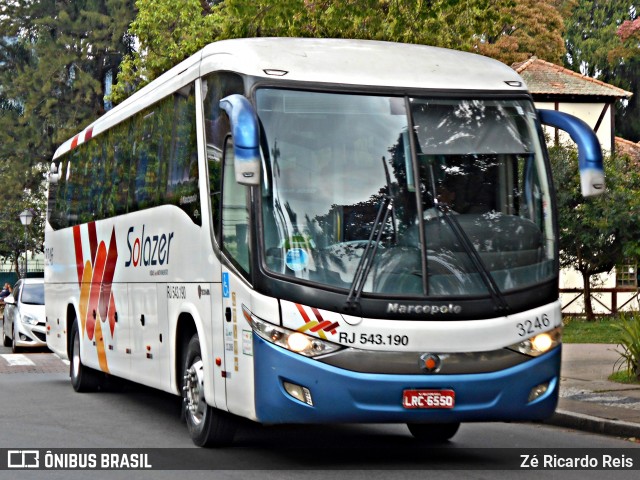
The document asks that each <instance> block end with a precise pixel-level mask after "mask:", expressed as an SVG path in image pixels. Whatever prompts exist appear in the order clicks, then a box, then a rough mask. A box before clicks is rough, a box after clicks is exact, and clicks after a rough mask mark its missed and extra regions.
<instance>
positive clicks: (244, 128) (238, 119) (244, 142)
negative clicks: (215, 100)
mask: <svg viewBox="0 0 640 480" xmlns="http://www.w3.org/2000/svg"><path fill="white" fill-rule="evenodd" d="M220 108H222V109H223V110H224V111H225V112H227V115H228V116H229V121H230V122H231V135H232V136H233V148H234V154H235V160H234V163H235V165H234V166H235V172H236V182H238V183H239V184H241V185H259V184H260V135H259V132H260V127H259V125H258V116H257V115H256V112H255V110H254V109H253V107H252V105H251V103H249V100H247V99H246V98H245V97H244V96H242V95H238V94H234V95H229V96H228V97H225V98H223V99H222V100H220Z"/></svg>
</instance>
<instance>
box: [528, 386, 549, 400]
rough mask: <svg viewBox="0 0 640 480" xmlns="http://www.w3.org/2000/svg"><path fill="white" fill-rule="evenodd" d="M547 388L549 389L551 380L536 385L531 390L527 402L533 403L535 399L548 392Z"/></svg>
mask: <svg viewBox="0 0 640 480" xmlns="http://www.w3.org/2000/svg"><path fill="white" fill-rule="evenodd" d="M547 390H549V382H545V383H541V384H540V385H536V386H535V387H533V388H532V389H531V391H530V392H529V398H527V402H529V403H531V402H533V401H534V400H535V399H537V398H540V397H541V396H542V395H544V394H545V393H546V392H547Z"/></svg>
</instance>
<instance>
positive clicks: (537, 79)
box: [512, 56, 633, 98]
mask: <svg viewBox="0 0 640 480" xmlns="http://www.w3.org/2000/svg"><path fill="white" fill-rule="evenodd" d="M512 68H513V69H514V70H515V71H516V72H517V73H518V74H520V76H521V77H522V78H523V79H524V81H525V83H526V84H527V87H528V88H529V91H530V92H531V93H532V94H534V95H535V94H543V95H570V96H576V95H588V96H599V97H613V98H630V97H631V96H632V95H633V93H631V92H627V91H626V90H623V89H622V88H618V87H615V86H613V85H610V84H608V83H605V82H602V81H600V80H597V79H595V78H591V77H587V76H586V75H581V74H579V73H576V72H574V71H572V70H569V69H568V68H564V67H561V66H559V65H555V64H553V63H550V62H547V61H545V60H541V59H539V58H538V57H535V56H534V57H531V58H530V59H529V60H527V61H525V62H521V63H516V64H514V65H512Z"/></svg>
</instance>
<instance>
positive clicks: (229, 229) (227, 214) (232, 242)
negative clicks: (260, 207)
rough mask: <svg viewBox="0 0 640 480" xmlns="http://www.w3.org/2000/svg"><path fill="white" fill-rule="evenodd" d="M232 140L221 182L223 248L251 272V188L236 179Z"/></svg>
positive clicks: (228, 146)
mask: <svg viewBox="0 0 640 480" xmlns="http://www.w3.org/2000/svg"><path fill="white" fill-rule="evenodd" d="M234 160H235V155H234V151H233V141H232V140H231V138H230V137H229V138H228V140H227V142H226V145H225V149H224V170H223V176H224V178H223V181H222V249H223V251H224V252H225V253H226V254H227V255H228V256H229V257H230V258H231V260H232V261H233V263H234V264H235V265H236V266H238V267H240V269H241V270H242V271H243V272H244V273H246V274H248V273H250V261H249V260H250V256H249V245H250V242H249V238H250V237H249V188H248V187H247V186H245V185H240V184H239V183H237V182H236V176H235V168H234Z"/></svg>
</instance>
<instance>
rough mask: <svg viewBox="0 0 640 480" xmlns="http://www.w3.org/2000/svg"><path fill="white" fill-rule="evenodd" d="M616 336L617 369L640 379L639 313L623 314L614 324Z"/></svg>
mask: <svg viewBox="0 0 640 480" xmlns="http://www.w3.org/2000/svg"><path fill="white" fill-rule="evenodd" d="M614 328H615V329H616V333H617V336H618V339H617V342H618V348H617V349H616V351H617V352H618V353H619V354H620V359H619V360H618V362H617V365H618V369H619V370H622V369H624V370H626V371H627V372H629V373H631V374H633V375H634V376H635V378H636V379H637V380H640V314H638V313H637V312H635V313H633V314H623V315H621V316H620V323H619V324H617V325H614Z"/></svg>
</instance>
